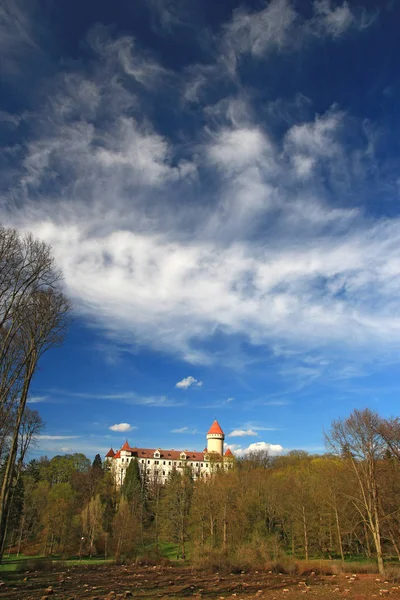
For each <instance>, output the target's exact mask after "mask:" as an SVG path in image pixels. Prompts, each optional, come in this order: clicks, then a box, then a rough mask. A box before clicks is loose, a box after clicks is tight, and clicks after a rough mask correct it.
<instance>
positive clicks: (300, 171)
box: [0, 0, 400, 407]
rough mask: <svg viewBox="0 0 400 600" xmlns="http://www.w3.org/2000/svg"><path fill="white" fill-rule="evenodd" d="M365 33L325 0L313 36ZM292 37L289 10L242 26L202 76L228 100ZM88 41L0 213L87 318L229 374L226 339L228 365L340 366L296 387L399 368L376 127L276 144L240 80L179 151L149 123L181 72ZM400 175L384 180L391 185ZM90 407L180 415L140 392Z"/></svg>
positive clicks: (271, 8)
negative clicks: (315, 361) (274, 356)
mask: <svg viewBox="0 0 400 600" xmlns="http://www.w3.org/2000/svg"><path fill="white" fill-rule="evenodd" d="M360 19H361V17H360V16H359V15H357V14H356V12H355V11H354V10H352V9H351V7H350V6H348V5H347V4H346V3H343V4H342V5H339V6H338V7H336V8H332V6H331V5H330V4H328V3H327V2H316V3H314V5H313V13H312V16H311V17H310V19H309V25H308V27H309V28H311V29H312V31H313V32H314V34H315V35H316V33H315V32H317V33H318V36H321V35H323V34H324V32H325V35H329V36H331V37H334V38H335V39H336V38H337V37H338V36H339V34H340V35H341V34H342V33H343V32H345V31H350V29H353V30H357V29H362V23H361V20H360ZM294 28H301V31H302V32H303V30H304V31H305V29H306V27H305V20H304V18H302V17H301V16H300V15H299V14H298V13H297V12H296V10H295V8H294V5H292V3H290V2H289V1H285V0H274V1H273V2H270V3H269V4H268V6H267V7H266V8H264V9H262V10H261V11H258V12H251V11H249V10H247V9H240V10H238V11H235V13H234V15H233V17H232V19H231V20H230V21H229V22H228V23H226V24H225V26H224V27H223V28H222V29H221V34H220V37H219V38H218V40H217V44H216V45H217V46H218V47H219V48H220V51H219V53H220V56H219V58H218V60H215V61H214V62H212V61H210V62H209V63H208V64H207V65H206V68H205V69H199V68H198V66H196V65H191V67H192V71H193V73H196V75H199V73H201V75H202V76H203V77H205V78H206V79H207V78H208V76H210V81H211V85H214V82H215V70H216V69H217V71H218V69H220V70H221V69H222V67H221V65H222V64H223V62H224V61H225V62H228V63H229V65H230V66H229V68H228V69H227V68H225V72H226V71H227V70H229V69H230V70H231V71H232V72H235V73H236V72H237V70H240V69H241V57H243V56H245V55H246V56H251V57H252V59H254V60H255V59H257V60H258V59H259V58H260V57H264V58H265V59H269V58H270V57H271V56H272V54H273V52H272V50H274V52H275V51H279V52H281V51H283V50H284V49H285V48H287V47H290V44H291V43H292V41H293V30H294ZM314 34H313V35H314ZM304 35H305V33H304ZM307 35H309V34H307ZM318 36H317V35H316V37H318ZM217 37H218V36H217ZM88 39H89V43H90V47H91V48H92V49H93V50H94V53H95V55H94V58H93V62H92V64H91V66H90V69H87V70H86V71H85V69H81V70H80V71H79V72H78V71H76V70H74V66H73V65H72V67H70V68H69V70H66V72H65V73H62V74H59V75H58V76H57V77H55V79H54V81H53V82H49V83H48V89H49V101H48V104H47V105H46V106H45V107H39V106H38V107H37V108H36V110H33V111H32V112H31V113H30V114H29V115H25V117H24V118H26V119H28V122H29V123H30V124H32V125H33V124H35V127H32V129H29V128H28V129H29V132H30V133H29V135H28V137H27V139H26V140H25V141H24V144H23V145H22V146H21V145H17V146H18V147H16V148H14V155H15V156H17V160H16V162H15V164H14V163H13V169H12V171H13V174H14V175H13V177H14V179H13V178H12V177H11V176H10V179H12V180H13V181H15V184H12V185H10V187H9V189H8V190H7V191H6V192H5V193H4V194H3V196H2V203H1V208H0V217H1V219H2V221H3V222H4V223H6V224H10V225H15V226H18V227H20V228H21V230H31V231H32V232H33V233H34V235H36V236H38V237H40V238H41V239H43V240H45V241H46V242H48V243H50V244H51V245H52V247H53V251H54V255H55V257H56V260H57V264H58V265H59V266H60V268H61V269H62V271H63V273H64V280H65V286H66V290H67V292H68V294H69V295H70V296H71V297H72V299H73V300H74V305H75V309H76V312H77V313H79V314H80V315H82V316H83V317H84V318H85V319H86V320H88V321H89V322H90V323H92V324H94V325H96V326H97V327H98V328H99V329H100V330H101V331H103V332H104V333H105V334H106V335H107V336H109V337H110V338H111V339H112V340H113V341H114V342H115V343H116V344H121V345H124V347H125V348H129V346H133V345H135V346H136V345H137V344H141V345H144V346H146V347H149V348H151V349H153V350H157V351H162V352H168V353H171V354H173V355H175V356H178V357H179V358H182V359H183V360H185V361H187V362H188V363H191V364H212V363H213V362H215V361H216V360H220V355H218V354H216V353H215V352H214V350H213V349H210V348H211V347H212V342H213V341H214V340H218V342H219V343H221V344H223V345H224V346H225V348H226V349H227V350H226V352H227V353H229V348H230V340H231V339H234V338H235V339H240V340H244V341H245V342H246V344H249V345H250V346H252V347H256V346H258V347H260V346H261V347H269V348H273V347H278V346H279V347H281V348H285V349H286V350H287V351H288V352H293V356H294V357H298V356H300V355H301V353H302V351H303V350H304V348H305V346H306V348H307V350H310V349H311V350H312V349H318V351H319V352H322V353H323V354H324V355H327V356H329V365H330V366H329V367H321V366H320V367H315V366H310V365H303V364H299V363H300V362H301V359H298V358H293V361H294V362H296V365H295V366H297V374H296V377H305V376H307V377H308V376H309V377H312V376H314V375H315V376H316V377H318V376H319V374H320V373H321V372H322V370H323V369H328V368H329V369H333V368H337V369H338V371H339V370H341V369H342V367H343V362H347V361H348V357H349V355H351V357H352V358H351V360H352V361H355V362H357V361H358V360H361V358H360V357H361V356H362V360H363V361H365V360H370V361H373V358H374V356H375V355H376V354H377V353H381V352H382V351H383V350H384V352H385V356H388V355H391V354H392V353H396V352H397V350H398V348H399V346H400V320H399V317H398V310H397V302H396V298H397V296H398V295H399V293H400V281H399V278H398V262H399V247H400V244H399V241H400V219H399V218H398V217H393V218H386V217H383V218H379V219H375V218H373V217H370V216H368V217H367V216H366V215H365V213H364V210H363V208H362V207H361V206H360V204H362V203H361V202H360V203H357V202H354V199H353V195H352V193H353V192H352V190H353V189H354V188H355V187H356V188H357V189H358V190H360V193H363V192H365V194H367V193H370V188H371V181H370V179H369V178H370V174H371V173H374V172H376V170H377V169H378V168H379V161H377V159H376V158H375V154H374V147H375V146H374V143H375V139H374V136H373V134H372V133H371V130H369V129H368V127H367V126H366V123H365V120H360V119H357V118H355V117H354V116H353V115H351V114H349V112H348V111H346V110H345V109H343V108H340V107H338V106H337V105H335V104H333V105H332V106H331V107H330V108H328V109H327V110H325V111H324V112H322V113H321V114H314V115H312V116H307V114H305V113H304V114H303V113H301V114H300V116H301V118H300V117H299V116H298V115H297V121H296V122H295V123H292V122H289V123H287V124H286V127H285V129H284V131H282V133H281V135H280V137H279V136H276V135H272V133H271V130H272V129H273V125H275V120H274V119H275V116H274V115H275V113H274V112H273V111H272V112H269V113H268V114H267V118H266V119H267V120H261V119H260V118H259V116H258V111H257V110H256V106H253V105H252V101H253V100H252V95H251V94H250V93H248V94H246V90H245V89H244V86H243V85H242V84H240V82H239V83H236V84H235V85H236V87H233V88H232V87H230V88H229V91H226V90H224V89H222V92H219V95H218V94H216V95H217V97H218V98H217V101H216V100H215V99H214V100H211V99H210V98H207V99H203V105H202V108H201V111H200V112H201V119H202V125H201V127H200V126H199V124H198V121H196V119H195V118H193V121H190V119H191V114H190V113H188V114H187V115H186V113H185V115H186V116H187V119H189V121H188V123H187V131H189V130H190V131H194V133H193V135H192V133H191V134H190V135H188V134H183V137H182V138H180V139H178V138H177V137H176V136H174V132H171V131H167V130H165V129H163V127H162V124H160V122H159V121H157V120H156V119H153V120H152V114H153V113H152V110H153V109H154V106H155V105H156V104H157V102H158V101H159V94H157V91H159V90H160V89H161V86H162V85H163V83H164V82H165V81H167V80H168V81H170V80H169V79H168V78H172V79H174V78H178V79H179V74H176V73H175V74H172V75H171V73H169V71H168V70H167V69H166V68H165V67H163V65H162V64H160V63H158V62H157V61H156V59H155V58H154V56H153V55H152V54H149V53H148V52H146V51H144V50H143V49H142V48H140V47H139V46H138V43H137V42H136V41H135V40H134V39H133V37H126V36H125V37H119V38H118V37H112V36H111V35H110V34H109V32H108V31H107V30H106V29H104V28H100V29H99V28H97V27H96V28H94V29H93V30H92V32H91V33H90V34H89V38H88ZM188 69H190V67H188ZM222 71H223V69H222ZM222 71H221V72H222ZM113 72H115V73H118V76H117V77H110V74H111V73H113ZM213 77H214V79H213ZM183 79H184V78H182V80H181V84H182V85H181V87H180V88H179V86H178V88H177V89H178V94H179V98H177V97H176V96H175V97H174V99H175V100H176V101H178V100H179V102H182V101H184V98H183V96H184V94H185V91H184V90H185V88H184V84H183ZM192 83H193V82H192ZM166 88H168V89H166V92H165V93H166V94H174V93H176V92H174V89H175V88H174V89H173V86H170V87H168V86H166ZM163 91H164V90H163ZM192 91H193V98H199V89H195V90H192ZM149 94H150V95H149ZM149 99H151V100H149ZM292 103H293V102H292ZM309 105H310V106H309V109H308V110H311V108H312V107H311V104H310V103H309ZM310 107H311V108H310ZM306 112H307V111H306ZM268 119H270V121H269V120H268ZM191 128H193V129H191ZM183 129H184V130H185V128H183ZM185 131H186V130H185ZM349 138H351V140H352V143H351V144H349V143H348V140H349ZM7 152H10V148H8V149H7ZM55 174H56V175H57V176H55ZM6 175H7V173H6ZM391 177H392V175H391V174H390V170H388V171H386V170H385V175H384V178H385V182H384V184H385V186H387V187H388V188H390V186H391V185H392V183H393V181H392V179H391ZM372 187H373V186H372ZM182 198H185V203H183V202H182ZM349 199H350V200H351V201H350V200H349ZM22 205H23V206H24V210H23V211H21V210H17V207H18V206H22ZM104 282H107V285H104ZM366 348H367V350H366ZM281 375H282V376H283V375H284V373H283V372H281ZM192 380H193V381H192ZM185 382H188V383H185ZM179 383H180V384H181V385H178V384H179ZM178 384H177V387H178V388H180V389H188V388H189V387H195V386H199V384H200V382H199V381H197V380H195V379H194V378H193V377H192V376H189V377H187V378H184V379H183V380H182V381H181V382H178ZM76 397H82V398H93V399H94V398H97V399H99V400H115V401H121V402H127V403H130V404H137V405H149V406H160V407H163V406H164V407H168V406H178V405H179V404H182V403H180V402H177V401H175V400H174V399H170V398H168V397H167V396H162V395H159V396H140V395H138V394H134V393H132V392H120V393H118V392H117V393H112V392H111V393H109V394H106V393H101V394H99V395H97V396H96V395H95V394H77V395H76Z"/></svg>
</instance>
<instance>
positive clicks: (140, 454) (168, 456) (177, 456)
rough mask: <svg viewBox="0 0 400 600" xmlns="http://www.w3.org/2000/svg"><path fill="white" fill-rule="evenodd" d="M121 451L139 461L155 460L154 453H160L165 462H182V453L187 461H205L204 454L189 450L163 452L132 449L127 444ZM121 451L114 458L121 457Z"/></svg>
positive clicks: (152, 449)
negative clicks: (143, 459)
mask: <svg viewBox="0 0 400 600" xmlns="http://www.w3.org/2000/svg"><path fill="white" fill-rule="evenodd" d="M121 450H125V451H127V452H130V453H131V455H132V456H135V457H136V458H137V459H138V460H140V459H141V458H154V452H156V451H158V452H159V453H160V459H163V460H182V459H181V454H182V452H184V453H185V455H186V460H187V461H202V460H204V452H195V451H189V450H161V449H160V448H130V447H129V445H128V446H127V445H126V443H125V444H124V445H123V446H122V448H121ZM121 450H119V451H118V452H117V454H115V455H114V458H120V457H121Z"/></svg>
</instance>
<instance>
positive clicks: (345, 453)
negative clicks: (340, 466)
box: [326, 409, 385, 575]
mask: <svg viewBox="0 0 400 600" xmlns="http://www.w3.org/2000/svg"><path fill="white" fill-rule="evenodd" d="M379 423H380V418H379V416H378V415H377V414H376V413H374V412H372V411H370V410H368V409H365V410H363V411H359V410H355V411H354V412H353V413H352V414H351V415H350V416H349V417H348V419H345V420H344V421H342V420H338V421H333V423H332V427H331V431H330V433H329V435H327V436H326V439H327V443H328V445H329V446H330V447H331V449H332V450H333V451H334V452H335V453H336V454H338V455H341V456H342V458H343V460H344V461H345V464H346V465H348V466H349V468H350V469H352V471H353V472H354V474H355V476H356V479H357V482H358V488H359V494H358V495H357V496H355V497H352V501H353V504H354V506H355V507H356V509H357V511H358V512H359V514H360V517H361V519H362V520H363V521H364V522H365V524H366V525H367V527H368V528H369V530H370V532H371V535H372V538H373V541H374V546H375V551H376V557H377V562H378V568H379V573H380V574H381V575H384V572H385V570H384V564H383V553H382V544H381V518H380V508H379V490H378V477H377V471H378V466H379V462H380V461H381V460H382V458H383V456H384V453H385V444H384V442H383V440H382V438H381V436H380V434H379V431H378V430H379Z"/></svg>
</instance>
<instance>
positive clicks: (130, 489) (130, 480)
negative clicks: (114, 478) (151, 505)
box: [121, 458, 142, 504]
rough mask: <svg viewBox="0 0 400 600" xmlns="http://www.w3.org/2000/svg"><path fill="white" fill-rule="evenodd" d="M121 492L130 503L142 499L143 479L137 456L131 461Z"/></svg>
mask: <svg viewBox="0 0 400 600" xmlns="http://www.w3.org/2000/svg"><path fill="white" fill-rule="evenodd" d="M121 494H122V495H123V496H124V498H125V499H126V500H127V501H128V502H129V503H130V504H132V503H134V502H135V500H141V499H142V480H141V477H140V469H139V463H138V461H137V458H134V459H133V460H131V461H130V463H129V466H128V468H127V470H126V473H125V479H124V483H123V484H122V487H121Z"/></svg>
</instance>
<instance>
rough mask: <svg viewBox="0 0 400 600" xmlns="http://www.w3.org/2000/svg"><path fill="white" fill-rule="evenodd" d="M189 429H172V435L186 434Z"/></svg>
mask: <svg viewBox="0 0 400 600" xmlns="http://www.w3.org/2000/svg"><path fill="white" fill-rule="evenodd" d="M188 430H189V427H181V428H180V429H171V433H186V431H188Z"/></svg>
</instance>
